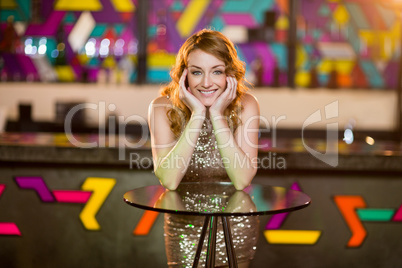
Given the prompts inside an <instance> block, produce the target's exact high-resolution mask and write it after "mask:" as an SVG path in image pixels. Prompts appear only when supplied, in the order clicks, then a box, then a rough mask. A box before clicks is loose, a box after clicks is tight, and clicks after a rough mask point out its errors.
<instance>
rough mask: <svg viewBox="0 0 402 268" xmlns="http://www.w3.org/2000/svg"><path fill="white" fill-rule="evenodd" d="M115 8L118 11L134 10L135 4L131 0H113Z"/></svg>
mask: <svg viewBox="0 0 402 268" xmlns="http://www.w3.org/2000/svg"><path fill="white" fill-rule="evenodd" d="M111 2H112V5H113V6H114V9H116V11H118V12H134V10H135V6H134V4H133V2H131V0H112V1H111Z"/></svg>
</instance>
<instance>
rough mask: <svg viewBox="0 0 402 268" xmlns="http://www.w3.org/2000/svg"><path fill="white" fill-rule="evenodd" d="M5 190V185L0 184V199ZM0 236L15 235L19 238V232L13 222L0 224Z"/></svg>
mask: <svg viewBox="0 0 402 268" xmlns="http://www.w3.org/2000/svg"><path fill="white" fill-rule="evenodd" d="M5 189H6V185H5V184H0V197H1V195H2V194H3V192H4V190H5ZM0 235H17V236H21V231H20V230H19V229H18V226H17V224H15V223H14V222H0Z"/></svg>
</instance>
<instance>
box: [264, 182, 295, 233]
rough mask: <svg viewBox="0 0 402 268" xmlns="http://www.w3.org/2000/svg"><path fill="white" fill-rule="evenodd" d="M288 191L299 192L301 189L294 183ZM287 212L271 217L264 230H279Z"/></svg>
mask: <svg viewBox="0 0 402 268" xmlns="http://www.w3.org/2000/svg"><path fill="white" fill-rule="evenodd" d="M290 189H292V190H295V191H301V188H300V186H299V184H298V183H297V182H294V183H293V184H292V186H291V187H290ZM288 214H289V212H284V213H279V214H275V215H273V216H272V217H271V219H270V220H269V221H268V223H267V225H266V226H265V229H266V230H273V229H279V228H280V227H281V225H282V223H283V221H284V220H285V219H286V217H287V216H288Z"/></svg>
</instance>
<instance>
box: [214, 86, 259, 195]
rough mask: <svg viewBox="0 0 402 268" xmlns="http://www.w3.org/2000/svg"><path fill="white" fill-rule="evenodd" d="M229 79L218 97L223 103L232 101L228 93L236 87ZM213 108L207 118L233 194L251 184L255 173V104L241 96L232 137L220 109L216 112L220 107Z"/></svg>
mask: <svg viewBox="0 0 402 268" xmlns="http://www.w3.org/2000/svg"><path fill="white" fill-rule="evenodd" d="M229 79H231V78H229ZM229 79H228V88H227V89H226V90H225V92H223V93H222V95H221V96H222V99H224V98H225V99H226V100H231V99H234V96H233V95H232V94H233V91H234V89H231V87H233V88H235V87H236V86H237V84H236V82H234V81H233V80H232V81H230V80H229ZM231 91H232V92H231ZM224 94H225V95H224ZM234 94H235V92H234ZM217 101H218V100H217ZM214 105H215V104H214ZM214 105H212V106H211V108H210V117H211V121H212V126H213V128H214V132H215V137H216V141H217V143H218V148H219V153H220V154H221V157H222V161H223V164H224V165H225V168H226V172H227V174H228V176H229V178H230V180H231V181H232V183H233V185H234V187H235V188H236V189H237V190H243V189H244V188H245V187H247V186H248V185H249V184H250V183H251V181H252V179H253V178H254V176H255V174H256V172H257V166H258V162H257V156H258V129H259V122H260V121H259V116H260V109H259V104H258V101H257V100H256V98H255V97H254V96H252V95H251V94H245V96H244V98H243V99H242V105H243V110H242V112H241V116H240V118H241V123H242V124H241V125H240V126H239V127H238V128H237V130H236V132H235V134H232V131H231V130H230V128H229V126H228V123H227V120H226V118H225V117H224V116H223V109H222V108H217V107H223V106H224V105H219V106H218V105H216V106H215V107H214Z"/></svg>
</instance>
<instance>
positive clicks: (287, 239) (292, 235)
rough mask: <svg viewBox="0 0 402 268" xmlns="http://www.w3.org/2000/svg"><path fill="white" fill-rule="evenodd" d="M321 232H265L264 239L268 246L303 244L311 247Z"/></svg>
mask: <svg viewBox="0 0 402 268" xmlns="http://www.w3.org/2000/svg"><path fill="white" fill-rule="evenodd" d="M320 235H321V231H309V230H266V231H264V236H265V239H266V240H267V241H268V243H270V244H304V245H313V244H315V243H316V242H317V240H318V238H319V237H320Z"/></svg>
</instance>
